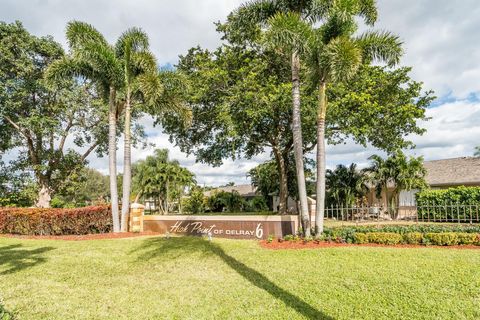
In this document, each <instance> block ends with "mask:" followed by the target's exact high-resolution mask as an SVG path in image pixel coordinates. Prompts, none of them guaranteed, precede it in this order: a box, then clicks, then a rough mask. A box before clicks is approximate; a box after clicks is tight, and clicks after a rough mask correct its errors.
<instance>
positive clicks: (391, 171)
mask: <svg viewBox="0 0 480 320" xmlns="http://www.w3.org/2000/svg"><path fill="white" fill-rule="evenodd" d="M369 160H370V161H371V165H370V167H369V168H367V169H366V170H365V171H366V172H367V173H368V174H369V179H370V181H371V182H372V183H373V185H375V190H376V194H377V197H380V196H381V193H382V191H384V192H385V194H386V201H387V203H386V204H385V207H387V208H388V210H389V212H390V213H392V214H393V213H395V212H396V210H395V208H396V205H397V200H398V199H397V198H398V194H399V193H400V191H401V190H407V191H408V190H412V189H422V188H425V187H426V185H427V184H426V182H425V174H426V170H425V168H424V166H423V157H418V158H417V157H408V158H407V156H405V154H403V153H402V152H400V151H398V152H395V153H394V154H393V155H391V156H389V157H388V158H386V159H383V158H382V157H380V156H378V155H372V156H371V157H370V158H369Z"/></svg>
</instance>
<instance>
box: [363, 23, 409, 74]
mask: <svg viewBox="0 0 480 320" xmlns="http://www.w3.org/2000/svg"><path fill="white" fill-rule="evenodd" d="M356 41H357V43H358V45H359V46H360V47H361V48H362V51H363V59H364V61H365V62H366V63H371V62H373V61H375V60H377V61H381V62H382V61H383V62H386V63H387V64H388V65H389V66H394V65H396V64H398V63H399V61H400V57H401V56H402V54H403V50H402V42H401V41H400V39H399V37H398V36H396V35H393V34H391V33H390V32H388V31H381V32H377V31H369V32H365V33H363V34H362V35H360V36H359V37H358V38H357V39H356Z"/></svg>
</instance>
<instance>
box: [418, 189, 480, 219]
mask: <svg viewBox="0 0 480 320" xmlns="http://www.w3.org/2000/svg"><path fill="white" fill-rule="evenodd" d="M415 198H416V202H417V213H418V218H419V219H421V220H429V219H430V220H433V219H435V220H450V221H452V220H453V221H456V220H464V221H479V219H480V212H478V209H479V206H480V187H463V186H461V187H456V188H448V189H438V190H428V189H427V190H423V191H420V192H418V193H417V194H416V195H415Z"/></svg>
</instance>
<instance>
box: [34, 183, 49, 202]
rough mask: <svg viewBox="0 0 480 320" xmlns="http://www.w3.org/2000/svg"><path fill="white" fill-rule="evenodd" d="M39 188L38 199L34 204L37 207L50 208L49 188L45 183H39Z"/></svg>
mask: <svg viewBox="0 0 480 320" xmlns="http://www.w3.org/2000/svg"><path fill="white" fill-rule="evenodd" d="M41 186H42V187H41V188H40V190H39V191H38V200H37V203H36V204H35V207H37V208H50V200H52V197H51V195H50V188H48V187H47V185H46V184H43V183H42V184H41Z"/></svg>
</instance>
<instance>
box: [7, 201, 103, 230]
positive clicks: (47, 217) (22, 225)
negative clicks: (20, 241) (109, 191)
mask: <svg viewBox="0 0 480 320" xmlns="http://www.w3.org/2000/svg"><path fill="white" fill-rule="evenodd" d="M110 231H112V216H111V211H110V207H109V206H94V207H85V208H74V209H62V208H58V209H57V208H55V209H54V208H49V209H42V208H0V233H12V234H22V235H71V234H78V235H81V234H89V233H106V232H110Z"/></svg>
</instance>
